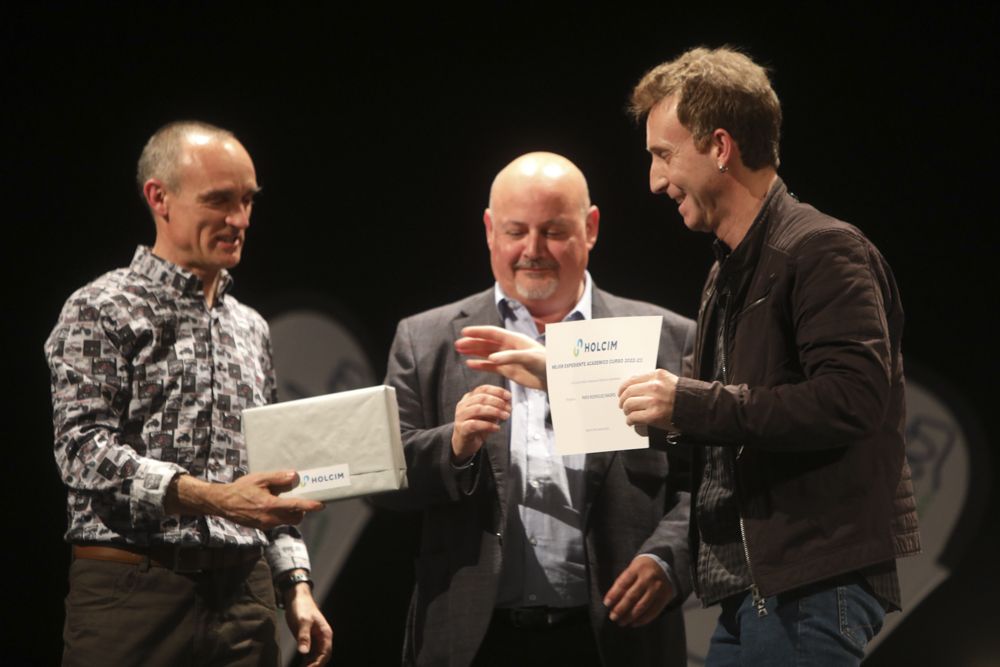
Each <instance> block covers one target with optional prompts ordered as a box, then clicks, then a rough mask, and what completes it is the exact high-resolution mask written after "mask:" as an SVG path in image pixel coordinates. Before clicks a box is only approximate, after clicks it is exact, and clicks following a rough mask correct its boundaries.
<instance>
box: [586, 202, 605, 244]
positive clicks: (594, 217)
mask: <svg viewBox="0 0 1000 667" xmlns="http://www.w3.org/2000/svg"><path fill="white" fill-rule="evenodd" d="M600 224H601V211H600V210H599V209H598V208H597V207H596V206H593V205H591V207H590V208H589V209H588V210H587V219H586V221H585V222H584V225H586V230H587V250H593V249H594V244H596V243H597V231H598V228H599V227H600Z"/></svg>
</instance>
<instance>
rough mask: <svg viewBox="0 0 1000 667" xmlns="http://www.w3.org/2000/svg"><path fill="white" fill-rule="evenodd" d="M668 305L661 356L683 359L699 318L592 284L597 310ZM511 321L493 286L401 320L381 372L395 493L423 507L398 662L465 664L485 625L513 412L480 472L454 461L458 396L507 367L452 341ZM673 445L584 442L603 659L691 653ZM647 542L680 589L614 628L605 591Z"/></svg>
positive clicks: (664, 660)
mask: <svg viewBox="0 0 1000 667" xmlns="http://www.w3.org/2000/svg"><path fill="white" fill-rule="evenodd" d="M620 315H662V316H663V330H662V332H661V338H660V353H659V357H658V359H657V364H658V367H660V368H666V369H668V370H671V371H673V372H679V371H680V369H681V362H682V358H683V357H684V355H685V354H687V353H689V352H690V350H691V347H692V345H693V341H694V323H693V322H692V321H691V320H689V319H687V318H684V317H681V316H679V315H677V314H676V313H672V312H670V311H668V310H665V309H663V308H660V307H658V306H654V305H652V304H648V303H644V302H641V301H632V300H628V299H622V298H619V297H616V296H613V295H611V294H609V293H607V292H604V291H602V290H599V289H597V288H596V287H595V288H594V290H593V316H594V317H595V318H597V317H611V316H620ZM472 324H493V325H496V326H503V324H502V322H501V321H500V315H499V313H498V312H497V307H496V303H495V301H494V296H493V288H490V289H488V290H486V291H485V292H480V293H479V294H475V295H473V296H470V297H468V298H465V299H463V300H461V301H457V302H455V303H452V304H448V305H446V306H441V307H439V308H435V309H433V310H429V311H426V312H423V313H420V314H418V315H414V316H412V317H409V318H406V319H404V320H402V321H401V322H400V323H399V326H398V328H397V330H396V337H395V339H394V340H393V343H392V350H391V352H390V355H389V364H388V372H387V377H386V383H387V384H390V385H392V386H393V387H395V388H396V396H397V398H398V400H399V417H400V425H401V429H402V435H403V445H404V448H405V452H406V463H407V466H408V469H409V470H408V481H409V490H408V491H407V492H405V496H402V497H399V498H396V499H395V500H394V501H393V504H394V505H397V506H398V505H400V504H403V505H405V506H407V507H408V508H410V509H419V510H421V511H422V512H423V525H422V530H421V544H420V554H419V557H418V560H417V564H416V587H415V590H414V592H413V597H412V599H411V602H410V610H409V615H408V619H407V628H406V642H405V646H404V655H403V663H404V664H406V665H442V666H443V665H448V666H465V665H468V664H469V663H470V662H471V661H472V659H473V658H474V657H475V654H476V651H477V650H478V648H479V645H480V643H481V641H482V639H483V637H484V636H485V635H486V631H487V628H488V626H489V622H490V617H491V615H492V613H493V607H494V602H495V599H496V595H497V590H498V585H499V576H500V567H501V559H502V548H501V540H502V535H501V532H502V531H501V527H502V526H504V525H505V521H506V513H507V505H508V498H507V495H508V494H507V470H508V452H509V446H508V444H509V439H510V430H509V425H508V424H509V422H505V423H504V424H503V426H502V428H501V430H500V432H498V433H495V434H493V435H492V436H491V437H489V438H488V439H487V441H486V444H485V445H484V446H483V451H484V453H485V457H482V456H481V457H480V466H479V467H478V472H477V473H476V478H475V479H472V480H471V481H470V480H469V479H468V477H469V475H468V473H463V474H464V478H463V476H462V475H463V474H457V473H456V471H455V470H454V468H453V467H452V466H451V464H450V453H451V433H452V422H453V420H454V415H455V405H456V404H457V403H458V401H459V400H460V399H461V398H462V396H463V395H464V394H465V393H466V392H468V391H471V390H472V389H474V388H475V387H477V386H479V385H481V384H495V385H499V386H502V384H503V378H500V377H498V376H494V375H491V374H488V373H478V372H474V371H472V370H470V369H469V368H468V367H467V366H466V365H465V363H464V362H463V360H462V358H461V357H460V355H459V354H458V353H457V352H455V349H454V342H455V340H456V339H457V338H459V336H460V332H461V330H462V328H463V327H465V326H469V325H472ZM667 472H668V463H667V457H666V455H665V454H663V453H662V452H660V451H655V450H653V449H648V450H647V449H640V450H629V451H622V452H606V453H600V454H589V455H587V458H586V463H585V475H586V482H585V489H586V490H585V494H584V502H585V507H584V520H583V525H584V540H585V554H586V560H587V577H588V579H589V587H590V600H591V602H590V616H591V622H592V625H593V628H594V635H595V637H596V639H597V645H598V647H599V649H600V651H601V655H602V658H603V661H604V664H605V665H609V666H611V665H613V666H618V665H677V666H681V665H684V664H686V660H687V658H686V649H685V643H684V625H683V618H682V616H681V612H680V602H681V601H682V600H683V599H684V598H685V597H687V595H688V594H689V593H690V576H689V570H688V543H687V533H688V512H689V507H690V502H689V500H690V499H689V497H688V495H687V494H686V493H682V492H679V491H677V490H676V489H674V488H673V485H672V482H671V481H669V480H668V476H667ZM639 553H652V554H656V555H657V556H659V557H660V558H662V559H663V560H664V561H666V562H667V563H668V564H670V566H671V568H673V571H674V572H675V573H676V574H677V578H678V579H679V580H680V582H681V587H682V590H681V591H680V595H679V596H678V597H677V598H676V599H675V601H674V602H673V603H672V604H671V605H670V606H669V607H668V608H667V610H666V611H665V612H664V613H663V614H661V615H660V616H659V617H658V618H657V619H656V620H655V621H653V622H652V623H650V624H649V625H647V626H645V627H642V628H634V629H628V628H619V627H618V626H616V625H615V624H613V623H611V622H610V621H609V620H608V614H607V609H606V608H605V607H604V605H603V604H602V599H603V596H604V594H605V593H606V592H607V590H608V589H609V588H610V587H611V584H612V583H613V582H614V580H615V578H616V577H617V576H618V575H619V574H620V573H621V572H622V570H624V569H625V567H626V566H628V564H629V563H630V562H631V561H632V559H633V558H634V557H635V556H636V555H637V554H639Z"/></svg>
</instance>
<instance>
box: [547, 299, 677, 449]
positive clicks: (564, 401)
mask: <svg viewBox="0 0 1000 667" xmlns="http://www.w3.org/2000/svg"><path fill="white" fill-rule="evenodd" d="M662 326H663V318H662V317H661V316H659V315H654V316H643V317H606V318H599V319H594V320H579V321H576V322H560V323H557V324H549V325H547V326H546V327H545V353H546V363H547V365H548V385H549V404H550V406H551V408H552V428H553V431H554V432H555V438H556V442H555V449H556V453H558V454H580V453H588V452H608V451H616V450H621V449H641V448H643V447H648V446H649V441H648V440H647V439H646V438H645V437H643V436H640V435H638V434H637V433H636V432H635V430H634V429H633V428H632V427H630V426H628V425H627V424H626V423H625V415H624V414H623V413H622V411H621V409H620V408H619V407H618V387H619V386H620V385H621V383H622V381H623V380H625V379H626V378H628V377H631V376H633V375H639V374H642V373H649V372H651V371H652V370H654V369H655V368H656V354H657V350H658V349H659V345H660V329H661V328H662Z"/></svg>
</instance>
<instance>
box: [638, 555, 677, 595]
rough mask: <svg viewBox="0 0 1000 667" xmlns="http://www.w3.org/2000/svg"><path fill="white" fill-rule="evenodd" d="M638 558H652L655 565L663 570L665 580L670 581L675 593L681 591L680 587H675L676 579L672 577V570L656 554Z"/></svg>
mask: <svg viewBox="0 0 1000 667" xmlns="http://www.w3.org/2000/svg"><path fill="white" fill-rule="evenodd" d="M639 557H645V558H652V559H653V560H654V561H656V564H657V565H659V566H660V568H661V569H662V570H663V574H665V575H667V579H669V580H670V585H671V586H673V587H674V591H675V593H676V591H679V590H680V589H681V588H680V586H678V585H677V577H675V576H674V570H673V568H672V567H670V565H668V564H667V561H665V560H663V559H662V558H660V557H659V556H657V555H656V554H639Z"/></svg>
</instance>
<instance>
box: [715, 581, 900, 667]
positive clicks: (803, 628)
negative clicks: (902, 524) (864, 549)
mask: <svg viewBox="0 0 1000 667" xmlns="http://www.w3.org/2000/svg"><path fill="white" fill-rule="evenodd" d="M863 581H864V580H863V579H862V577H861V576H860V575H851V576H848V577H839V578H837V579H836V580H832V581H825V582H820V583H817V584H810V585H809V586H803V587H802V588H798V589H795V590H793V591H789V592H787V593H782V594H780V595H776V596H772V597H769V598H765V601H764V602H765V605H766V608H767V616H758V614H757V610H756V609H755V608H754V605H753V600H752V597H751V595H750V593H749V592H746V593H741V594H739V595H734V596H732V597H729V598H726V599H725V600H723V601H722V612H721V613H720V614H719V622H718V624H717V625H716V627H715V632H714V633H713V635H712V639H711V642H710V644H709V648H708V656H707V657H706V659H705V665H706V667H736V666H741V667H750V666H753V667H771V666H774V667H778V666H782V667H785V666H791V665H794V666H796V667H836V666H839V665H859V664H861V659H862V658H864V656H865V646H866V645H867V644H868V642H869V641H870V640H871V639H872V637H874V636H875V635H876V634H878V631H879V630H880V629H881V628H882V621H883V619H884V618H885V609H883V607H882V604H881V603H880V602H879V601H878V599H877V598H875V596H873V595H872V594H871V593H870V592H869V591H868V587H867V585H866V584H863V583H862V582H863Z"/></svg>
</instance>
